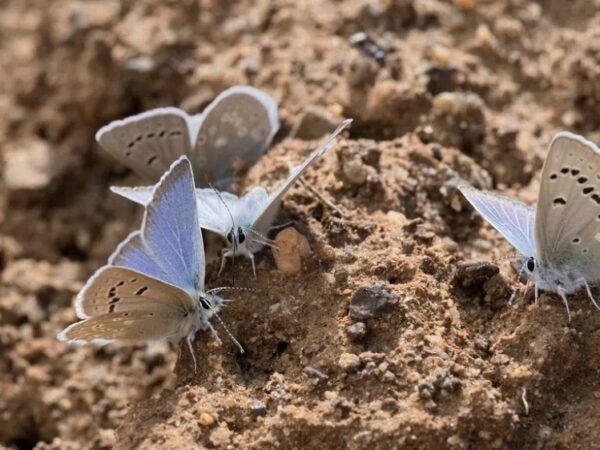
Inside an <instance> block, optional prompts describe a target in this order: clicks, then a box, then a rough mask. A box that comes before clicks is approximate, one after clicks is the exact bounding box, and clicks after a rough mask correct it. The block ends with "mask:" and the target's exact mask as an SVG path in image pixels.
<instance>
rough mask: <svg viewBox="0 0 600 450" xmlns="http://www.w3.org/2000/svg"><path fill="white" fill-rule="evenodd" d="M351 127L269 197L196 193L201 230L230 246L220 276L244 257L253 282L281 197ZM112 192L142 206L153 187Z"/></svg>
mask: <svg viewBox="0 0 600 450" xmlns="http://www.w3.org/2000/svg"><path fill="white" fill-rule="evenodd" d="M351 123H352V119H346V120H344V121H343V122H342V123H341V124H340V125H339V126H338V127H337V129H336V130H335V131H334V132H333V133H331V134H330V135H329V136H328V137H327V139H326V140H325V142H324V143H323V144H321V145H320V146H319V147H318V148H317V149H316V150H314V151H313V152H312V153H311V154H310V155H309V156H308V158H306V160H305V161H304V162H303V163H302V164H300V165H298V166H296V167H294V168H292V169H291V170H290V173H289V175H288V177H287V179H286V180H285V181H284V182H283V183H282V184H281V185H280V186H279V187H278V188H276V189H275V190H274V191H273V192H271V193H270V194H268V193H267V191H266V190H265V189H264V188H263V187H260V186H257V187H255V188H253V189H252V190H250V191H249V192H248V193H247V194H245V195H244V196H242V197H238V196H236V195H234V194H231V193H229V192H218V191H216V190H214V189H197V190H196V198H197V199H198V223H199V225H200V227H201V228H204V229H206V230H209V231H213V232H215V233H218V234H220V235H221V236H223V237H224V238H225V239H226V240H227V242H228V244H229V247H228V248H227V249H225V251H224V252H223V257H222V259H221V269H220V272H221V271H222V270H223V268H224V267H225V261H226V258H228V257H233V256H236V255H243V256H245V257H246V258H249V259H250V261H251V262H252V270H253V273H254V277H255V278H256V267H255V264H254V254H255V253H256V252H257V251H259V250H260V249H261V248H262V247H264V246H265V245H269V242H268V240H267V238H266V236H267V234H268V233H269V230H270V229H271V227H272V225H273V222H274V220H275V218H276V216H277V212H278V211H279V207H280V206H281V201H282V199H283V196H284V194H285V193H286V192H287V190H288V189H289V188H290V187H291V186H292V185H293V184H294V182H295V181H296V180H297V179H298V177H300V175H302V173H303V172H304V170H306V168H307V167H308V166H310V164H312V163H313V162H314V161H315V160H316V159H317V158H318V157H319V156H321V155H323V153H325V152H326V151H327V150H328V149H329V148H330V147H331V144H332V142H333V140H334V139H335V138H336V137H337V136H338V135H339V134H340V133H341V132H342V131H343V130H344V129H345V128H346V127H347V126H348V125H350V124H351ZM111 190H112V191H113V192H115V193H117V194H119V195H122V196H123V197H126V198H128V199H130V200H132V201H134V202H137V203H140V204H142V205H145V204H147V202H148V200H149V198H150V192H151V190H152V187H151V186H142V187H134V188H128V187H117V186H112V187H111ZM220 272H219V273H220Z"/></svg>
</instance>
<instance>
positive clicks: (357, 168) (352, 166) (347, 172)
mask: <svg viewBox="0 0 600 450" xmlns="http://www.w3.org/2000/svg"><path fill="white" fill-rule="evenodd" d="M342 172H343V174H344V176H345V177H346V179H347V180H348V181H349V182H350V184H353V185H355V186H360V185H362V184H365V182H366V181H367V177H368V176H369V171H368V169H367V167H366V166H365V164H363V162H362V161H361V160H360V158H353V159H349V160H347V161H344V163H343V165H342Z"/></svg>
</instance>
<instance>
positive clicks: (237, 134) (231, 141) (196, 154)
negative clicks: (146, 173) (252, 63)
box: [191, 86, 279, 190]
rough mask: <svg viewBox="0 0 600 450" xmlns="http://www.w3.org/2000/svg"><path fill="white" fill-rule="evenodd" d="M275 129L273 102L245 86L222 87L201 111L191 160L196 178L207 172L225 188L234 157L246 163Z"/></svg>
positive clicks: (262, 148)
mask: <svg viewBox="0 0 600 450" xmlns="http://www.w3.org/2000/svg"><path fill="white" fill-rule="evenodd" d="M278 129H279V120H278V119H277V103H276V102H275V101H274V100H273V99H272V98H271V97H269V96H268V95H266V94H264V93H263V92H261V91H259V90H258V89H254V88H251V87H248V86H235V87H232V88H230V89H227V90H225V91H223V92H222V93H221V94H220V95H219V96H218V97H217V98H216V99H215V100H214V101H213V102H212V103H211V104H210V105H209V106H208V107H207V108H206V110H205V111H204V112H203V113H202V118H201V121H200V123H199V125H198V131H197V134H194V136H196V139H195V145H194V148H193V151H192V155H191V160H192V165H193V167H194V170H195V173H194V175H195V176H196V179H197V180H203V175H204V172H208V173H209V175H210V177H211V179H212V180H213V184H214V186H215V187H216V188H217V189H219V190H226V189H228V188H229V187H230V185H231V183H232V182H233V180H234V177H235V172H234V161H235V159H236V158H239V159H240V160H241V161H243V162H244V163H245V164H247V165H250V164H252V163H254V161H256V160H257V159H258V157H259V156H260V155H262V154H263V153H264V151H265V150H266V149H267V147H268V146H269V144H270V143H271V139H273V136H274V135H275V133H276V132H277V130H278Z"/></svg>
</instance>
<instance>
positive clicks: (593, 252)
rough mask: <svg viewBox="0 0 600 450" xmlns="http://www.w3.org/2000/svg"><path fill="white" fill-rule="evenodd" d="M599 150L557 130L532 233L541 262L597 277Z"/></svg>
mask: <svg viewBox="0 0 600 450" xmlns="http://www.w3.org/2000/svg"><path fill="white" fill-rule="evenodd" d="M599 173H600V150H599V149H598V147H596V145H594V144H593V143H592V142H590V141H588V140H586V139H584V138H582V137H580V136H577V135H575V134H572V133H568V132H563V133H558V134H557V135H556V136H555V137H554V139H553V140H552V143H551V144H550V150H549V151H548V156H547V157H546V161H545V163H544V168H543V170H542V181H541V185H540V194H539V202H538V208H537V218H536V223H535V237H536V244H537V254H538V256H539V258H540V259H541V260H542V261H546V262H551V263H552V265H553V266H555V267H557V266H558V267H561V266H563V265H564V266H568V269H571V270H573V271H574V272H575V273H577V274H579V275H581V276H584V277H585V278H586V280H587V281H588V282H590V281H594V280H597V279H599V278H600V276H599V275H600V274H599V272H598V262H599V261H600V175H598V174H599Z"/></svg>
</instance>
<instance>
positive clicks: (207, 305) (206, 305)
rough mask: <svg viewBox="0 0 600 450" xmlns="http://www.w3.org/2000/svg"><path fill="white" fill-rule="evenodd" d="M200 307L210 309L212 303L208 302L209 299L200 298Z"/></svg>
mask: <svg viewBox="0 0 600 450" xmlns="http://www.w3.org/2000/svg"><path fill="white" fill-rule="evenodd" d="M199 301H200V305H201V306H202V308H204V309H210V303H209V302H208V300H207V299H205V298H202V297H200V300H199Z"/></svg>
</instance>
